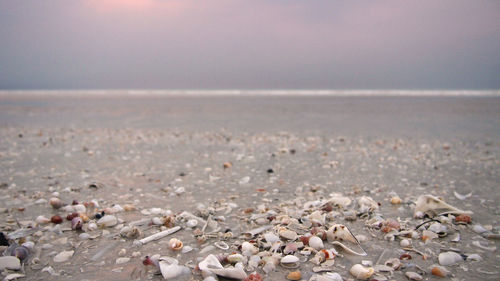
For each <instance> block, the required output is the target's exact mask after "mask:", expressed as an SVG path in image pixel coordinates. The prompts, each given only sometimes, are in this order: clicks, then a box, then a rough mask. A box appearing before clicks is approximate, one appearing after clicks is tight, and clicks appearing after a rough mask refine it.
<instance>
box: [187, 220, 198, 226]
mask: <svg viewBox="0 0 500 281" xmlns="http://www.w3.org/2000/svg"><path fill="white" fill-rule="evenodd" d="M197 225H198V221H197V220H195V219H190V220H188V221H187V222H186V226H187V227H190V228H193V227H195V226H197Z"/></svg>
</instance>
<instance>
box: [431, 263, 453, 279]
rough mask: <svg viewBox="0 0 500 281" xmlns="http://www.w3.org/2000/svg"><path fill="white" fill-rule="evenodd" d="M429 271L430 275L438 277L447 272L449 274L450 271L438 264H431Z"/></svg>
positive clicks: (444, 275)
mask: <svg viewBox="0 0 500 281" xmlns="http://www.w3.org/2000/svg"><path fill="white" fill-rule="evenodd" d="M431 273H432V275H435V276H439V277H446V276H448V274H450V271H448V270H447V269H446V268H444V267H442V266H439V265H433V266H431Z"/></svg>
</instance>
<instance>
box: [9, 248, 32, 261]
mask: <svg viewBox="0 0 500 281" xmlns="http://www.w3.org/2000/svg"><path fill="white" fill-rule="evenodd" d="M29 253H30V251H29V249H28V248H27V247H25V246H19V247H16V248H15V249H14V251H12V256H15V257H17V258H18V259H19V260H20V261H23V260H25V259H26V258H27V257H28V256H29Z"/></svg>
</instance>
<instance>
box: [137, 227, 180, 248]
mask: <svg viewBox="0 0 500 281" xmlns="http://www.w3.org/2000/svg"><path fill="white" fill-rule="evenodd" d="M180 229H181V227H180V226H175V227H172V228H170V229H167V230H165V231H161V232H158V233H155V234H153V235H151V236H148V237H145V238H143V239H141V240H139V242H140V243H141V245H144V244H146V243H149V242H151V241H154V240H158V239H161V238H163V237H165V236H168V235H170V234H172V233H175V232H177V231H179V230H180Z"/></svg>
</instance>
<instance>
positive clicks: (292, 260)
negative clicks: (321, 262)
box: [280, 255, 299, 268]
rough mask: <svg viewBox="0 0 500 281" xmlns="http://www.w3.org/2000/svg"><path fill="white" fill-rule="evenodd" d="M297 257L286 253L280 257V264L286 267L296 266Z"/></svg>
mask: <svg viewBox="0 0 500 281" xmlns="http://www.w3.org/2000/svg"><path fill="white" fill-rule="evenodd" d="M298 262H299V258H298V257H296V256H293V255H286V256H284V257H282V258H281V261H280V263H281V265H282V266H283V267H286V268H295V267H298V266H299V265H298Z"/></svg>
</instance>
